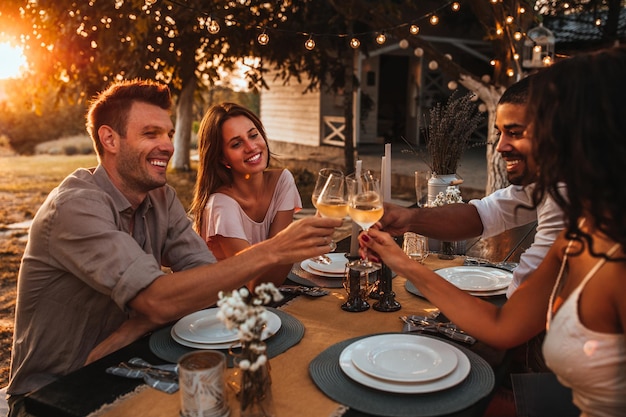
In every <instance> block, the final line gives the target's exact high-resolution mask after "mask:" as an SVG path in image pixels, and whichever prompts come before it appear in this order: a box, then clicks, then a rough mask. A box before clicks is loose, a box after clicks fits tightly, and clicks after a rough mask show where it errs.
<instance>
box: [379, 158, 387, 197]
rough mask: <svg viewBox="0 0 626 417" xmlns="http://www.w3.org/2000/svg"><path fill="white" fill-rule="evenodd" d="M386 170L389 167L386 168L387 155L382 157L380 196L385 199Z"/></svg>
mask: <svg viewBox="0 0 626 417" xmlns="http://www.w3.org/2000/svg"><path fill="white" fill-rule="evenodd" d="M385 172H387V169H386V168H385V157H384V156H383V157H382V158H380V196H381V197H382V199H383V201H384V200H385Z"/></svg>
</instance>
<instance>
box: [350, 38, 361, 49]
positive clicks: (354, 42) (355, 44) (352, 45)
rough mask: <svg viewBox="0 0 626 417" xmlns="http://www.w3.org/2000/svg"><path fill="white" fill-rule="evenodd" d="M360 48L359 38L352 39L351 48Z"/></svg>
mask: <svg viewBox="0 0 626 417" xmlns="http://www.w3.org/2000/svg"><path fill="white" fill-rule="evenodd" d="M359 46H361V41H360V40H359V38H352V39H350V48H352V49H357V48H358V47H359Z"/></svg>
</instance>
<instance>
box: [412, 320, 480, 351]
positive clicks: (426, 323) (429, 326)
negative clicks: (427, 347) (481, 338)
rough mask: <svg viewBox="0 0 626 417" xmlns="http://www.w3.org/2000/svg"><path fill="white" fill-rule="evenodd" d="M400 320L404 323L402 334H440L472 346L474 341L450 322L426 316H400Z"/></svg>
mask: <svg viewBox="0 0 626 417" xmlns="http://www.w3.org/2000/svg"><path fill="white" fill-rule="evenodd" d="M400 320H402V321H403V322H404V327H403V328H402V331H403V332H404V333H411V332H420V333H421V332H429V333H438V334H442V335H444V336H446V337H448V338H450V339H452V340H456V341H457V342H463V343H467V344H469V345H473V344H474V343H476V339H475V338H474V337H472V336H470V335H469V334H467V333H465V332H464V331H463V330H461V329H459V328H458V327H457V326H456V324H453V323H451V322H440V321H437V320H435V319H434V318H431V317H427V316H400Z"/></svg>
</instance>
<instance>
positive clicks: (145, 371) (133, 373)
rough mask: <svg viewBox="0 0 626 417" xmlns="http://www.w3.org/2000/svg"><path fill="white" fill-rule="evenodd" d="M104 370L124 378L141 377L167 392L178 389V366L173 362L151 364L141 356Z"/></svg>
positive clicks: (154, 386)
mask: <svg viewBox="0 0 626 417" xmlns="http://www.w3.org/2000/svg"><path fill="white" fill-rule="evenodd" d="M106 372H107V373H109V374H112V375H117V376H122V377H125V378H133V379H143V380H144V382H145V383H146V384H148V385H150V386H151V387H152V388H155V389H158V390H159V391H163V392H166V393H168V394H173V393H175V392H176V391H178V366H177V365H175V364H167V365H152V364H150V363H148V362H146V361H144V360H143V359H141V358H132V359H130V360H129V361H128V362H122V363H120V364H119V365H117V366H111V367H109V368H107V369H106Z"/></svg>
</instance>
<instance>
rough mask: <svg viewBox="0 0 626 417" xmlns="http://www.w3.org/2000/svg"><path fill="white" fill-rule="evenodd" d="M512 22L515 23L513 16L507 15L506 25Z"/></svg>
mask: <svg viewBox="0 0 626 417" xmlns="http://www.w3.org/2000/svg"><path fill="white" fill-rule="evenodd" d="M514 21H515V18H514V17H513V16H511V15H509V16H507V17H506V23H508V24H509V25H510V24H511V23H513V22H514Z"/></svg>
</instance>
